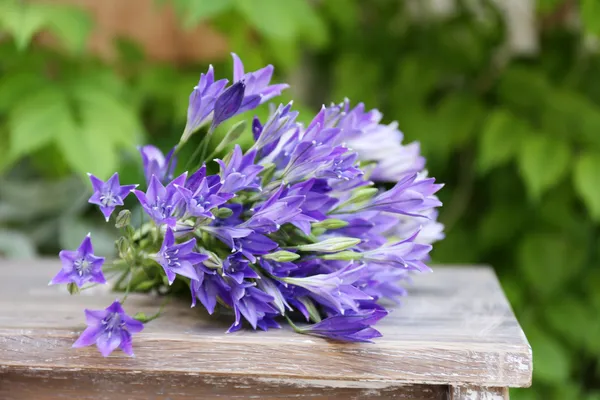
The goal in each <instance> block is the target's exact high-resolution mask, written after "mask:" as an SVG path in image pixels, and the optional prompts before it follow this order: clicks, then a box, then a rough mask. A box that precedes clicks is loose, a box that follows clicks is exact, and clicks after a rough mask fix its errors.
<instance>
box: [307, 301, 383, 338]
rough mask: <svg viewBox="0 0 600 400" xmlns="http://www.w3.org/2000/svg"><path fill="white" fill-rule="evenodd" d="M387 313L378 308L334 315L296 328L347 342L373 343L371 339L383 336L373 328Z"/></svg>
mask: <svg viewBox="0 0 600 400" xmlns="http://www.w3.org/2000/svg"><path fill="white" fill-rule="evenodd" d="M387 314H388V313H387V311H385V310H384V309H383V308H381V307H378V308H375V309H373V310H369V311H359V312H356V313H349V314H345V315H334V316H332V317H329V318H325V319H324V320H322V321H321V322H318V323H316V324H313V325H308V326H303V327H295V329H296V330H297V331H298V332H300V333H305V334H310V335H316V336H322V337H326V338H329V339H334V340H340V341H345V342H371V339H374V338H377V337H380V336H381V333H379V331H377V330H376V329H374V328H372V327H371V325H373V324H375V323H376V322H377V321H379V320H380V319H381V318H383V317H385V316H386V315H387Z"/></svg>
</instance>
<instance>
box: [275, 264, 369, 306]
mask: <svg viewBox="0 0 600 400" xmlns="http://www.w3.org/2000/svg"><path fill="white" fill-rule="evenodd" d="M363 268H364V265H358V266H355V265H353V264H352V263H349V264H348V265H347V266H345V267H344V268H341V269H339V270H338V271H335V272H332V273H329V274H318V275H311V276H307V277H304V278H296V277H291V278H290V277H288V278H282V281H283V282H285V283H288V284H291V285H295V286H298V287H301V288H304V289H306V290H308V291H309V292H310V296H311V297H312V298H313V299H315V300H316V301H317V302H319V303H321V304H322V305H324V306H327V307H330V308H332V309H334V310H336V311H338V312H339V313H341V314H344V313H345V311H346V310H347V309H352V310H355V311H356V310H357V309H358V301H359V300H372V298H371V296H369V295H367V294H365V293H363V292H362V291H360V290H359V289H358V288H356V287H355V286H353V283H354V282H356V281H357V280H358V279H359V278H360V277H361V275H362V270H363Z"/></svg>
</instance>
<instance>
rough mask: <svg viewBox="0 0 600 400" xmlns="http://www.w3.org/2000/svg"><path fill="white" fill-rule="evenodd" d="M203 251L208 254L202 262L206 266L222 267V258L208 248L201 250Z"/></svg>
mask: <svg viewBox="0 0 600 400" xmlns="http://www.w3.org/2000/svg"><path fill="white" fill-rule="evenodd" d="M203 253H204V254H206V255H207V256H208V258H207V259H206V260H204V261H203V262H202V263H203V264H204V265H205V266H206V267H208V268H212V269H219V268H223V260H221V258H219V256H218V255H216V254H215V253H213V252H212V251H208V250H205V251H203Z"/></svg>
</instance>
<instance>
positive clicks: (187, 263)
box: [156, 228, 208, 285]
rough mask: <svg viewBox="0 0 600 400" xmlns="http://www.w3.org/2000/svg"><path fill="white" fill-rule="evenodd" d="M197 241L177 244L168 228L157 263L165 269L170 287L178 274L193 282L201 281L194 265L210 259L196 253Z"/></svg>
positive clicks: (191, 240) (192, 240) (157, 256)
mask: <svg viewBox="0 0 600 400" xmlns="http://www.w3.org/2000/svg"><path fill="white" fill-rule="evenodd" d="M195 246H196V239H195V238H194V239H190V240H188V241H187V242H184V243H180V244H175V235H173V230H171V228H167V232H166V233H165V239H164V241H163V244H162V247H161V248H160V251H159V252H158V254H157V255H156V261H157V262H158V263H159V264H160V265H161V266H162V267H163V269H164V270H165V274H167V279H168V280H169V285H170V284H172V283H173V281H174V280H175V277H176V275H177V274H179V275H181V276H185V277H187V278H190V279H193V280H199V279H200V277H199V276H198V272H197V271H196V268H194V265H196V264H200V263H201V262H202V261H204V260H206V259H207V258H208V256H207V255H205V254H200V253H195V252H194V251H193V250H194V247H195Z"/></svg>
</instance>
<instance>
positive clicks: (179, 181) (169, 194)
mask: <svg viewBox="0 0 600 400" xmlns="http://www.w3.org/2000/svg"><path fill="white" fill-rule="evenodd" d="M186 176H187V174H186V173H184V174H182V175H180V176H179V177H177V178H175V179H174V180H173V181H171V182H170V183H169V184H168V185H167V186H166V187H165V186H163V184H162V183H160V181H159V180H158V178H157V177H156V175H154V176H152V179H151V180H150V184H149V185H148V190H147V191H146V193H144V192H142V191H140V190H136V191H135V192H134V193H135V195H136V197H137V198H138V200H139V201H140V204H141V205H142V207H143V209H144V211H145V212H146V214H148V215H149V216H150V218H152V219H153V220H154V222H156V223H157V224H158V225H162V224H166V225H167V226H169V227H171V228H174V227H175V226H176V225H177V219H178V218H179V217H181V216H182V215H183V213H184V209H185V201H183V199H182V198H181V194H180V193H179V191H178V190H177V187H178V186H184V185H185V180H186Z"/></svg>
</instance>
